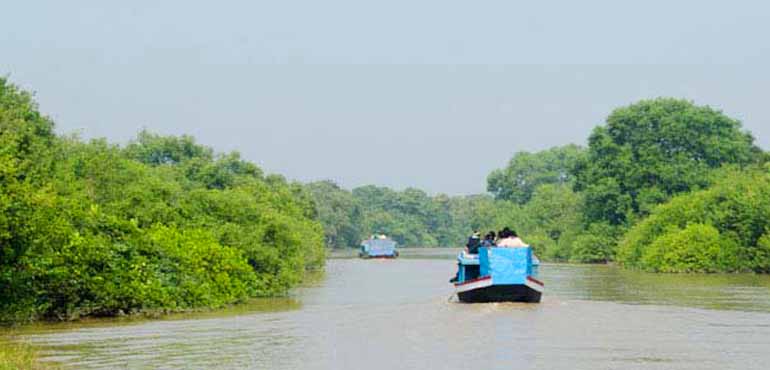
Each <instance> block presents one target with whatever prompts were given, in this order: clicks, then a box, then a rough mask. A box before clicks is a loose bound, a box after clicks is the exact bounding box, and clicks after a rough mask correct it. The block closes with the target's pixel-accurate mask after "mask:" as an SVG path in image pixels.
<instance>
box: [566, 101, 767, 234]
mask: <svg viewBox="0 0 770 370" xmlns="http://www.w3.org/2000/svg"><path fill="white" fill-rule="evenodd" d="M761 157H762V152H761V150H759V149H758V148H757V147H756V146H755V145H754V138H753V137H752V136H751V134H749V133H748V132H745V131H743V130H742V129H741V123H740V122H739V121H737V120H735V119H732V118H730V117H727V116H725V115H724V114H722V112H720V111H717V110H714V109H712V108H710V107H707V106H696V105H694V104H693V103H692V102H689V101H686V100H679V99H670V98H659V99H655V100H644V101H641V102H638V103H636V104H633V105H630V106H628V107H624V108H620V109H617V110H615V111H614V112H612V114H611V115H610V116H609V117H608V118H607V125H606V126H600V127H597V128H596V129H595V130H594V131H593V133H592V135H591V137H590V139H589V149H588V155H587V156H586V157H585V158H584V159H583V160H581V161H579V164H578V168H577V182H576V187H575V188H576V190H578V191H582V192H584V193H585V199H586V209H585V213H586V218H587V221H588V222H589V223H592V222H606V223H609V224H610V225H622V224H625V223H627V222H628V221H632V219H633V218H635V217H637V216H645V215H646V214H648V213H649V212H650V210H651V209H652V208H653V207H654V206H655V205H656V204H659V203H662V202H664V201H665V200H667V199H669V198H670V197H671V196H672V195H674V194H678V193H682V192H686V191H690V190H692V189H698V188H704V187H706V186H708V184H709V176H708V174H709V172H710V171H711V170H713V169H715V168H718V167H720V166H722V165H723V164H726V163H734V164H739V165H747V164H750V163H755V162H757V161H759V160H760V159H761Z"/></svg>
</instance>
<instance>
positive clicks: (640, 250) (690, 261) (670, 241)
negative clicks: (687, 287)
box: [618, 168, 770, 272]
mask: <svg viewBox="0 0 770 370" xmlns="http://www.w3.org/2000/svg"><path fill="white" fill-rule="evenodd" d="M714 178H715V180H713V181H714V182H715V184H714V185H713V186H712V187H710V188H709V189H706V190H701V191H696V192H692V193H689V194H684V195H680V196H677V197H675V198H674V199H672V200H671V201H670V202H669V203H667V204H664V205H661V206H659V207H658V208H656V209H655V210H654V211H653V212H652V214H651V215H650V216H649V217H648V218H646V219H645V220H643V221H641V222H640V223H638V224H637V225H636V226H634V227H633V228H632V229H631V230H630V231H629V232H628V233H627V234H626V235H625V237H624V238H623V240H622V242H621V243H620V248H619V251H618V261H619V262H621V263H623V264H624V265H626V266H629V267H635V268H641V269H645V270H652V271H666V272H690V271H702V272H716V271H755V272H770V269H768V267H770V249H769V248H768V247H770V245H769V244H768V237H767V234H768V230H770V175H768V174H767V173H766V172H765V171H759V170H753V171H751V170H739V169H732V168H727V169H724V170H721V171H717V172H716V173H715V174H714Z"/></svg>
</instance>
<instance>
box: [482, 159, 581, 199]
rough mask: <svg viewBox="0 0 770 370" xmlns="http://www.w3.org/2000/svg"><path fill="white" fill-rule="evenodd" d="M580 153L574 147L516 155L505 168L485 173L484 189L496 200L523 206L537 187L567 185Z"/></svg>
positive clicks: (571, 179)
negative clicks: (487, 175)
mask: <svg viewBox="0 0 770 370" xmlns="http://www.w3.org/2000/svg"><path fill="white" fill-rule="evenodd" d="M584 154H585V150H584V149H583V148H581V147H579V146H577V145H567V146H564V147H556V148H552V149H549V150H545V151H542V152H538V153H528V152H519V153H517V154H516V155H514V156H513V158H511V160H510V162H509V163H508V166H507V167H506V168H504V169H501V170H495V171H493V172H492V173H491V174H489V177H488V178H487V190H488V191H489V192H491V193H492V194H494V195H495V198H497V199H504V200H509V201H512V202H514V203H518V204H526V203H527V202H529V200H530V199H531V198H532V195H533V194H534V192H535V190H536V189H537V188H538V187H539V186H540V185H544V184H559V185H564V184H569V183H571V182H572V181H573V178H574V176H573V173H574V171H573V169H574V167H575V166H576V164H577V163H578V161H580V160H581V158H582V157H583V156H584Z"/></svg>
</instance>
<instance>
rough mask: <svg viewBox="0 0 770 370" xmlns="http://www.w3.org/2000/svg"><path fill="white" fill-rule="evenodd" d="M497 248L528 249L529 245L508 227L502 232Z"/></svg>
mask: <svg viewBox="0 0 770 370" xmlns="http://www.w3.org/2000/svg"><path fill="white" fill-rule="evenodd" d="M497 246H498V247H504V248H520V247H526V246H527V244H526V243H524V241H523V240H521V238H519V235H518V234H516V232H515V231H513V230H511V229H509V228H507V227H506V228H504V229H503V230H502V231H501V232H500V241H498V242H497Z"/></svg>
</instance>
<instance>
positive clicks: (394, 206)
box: [306, 98, 770, 273]
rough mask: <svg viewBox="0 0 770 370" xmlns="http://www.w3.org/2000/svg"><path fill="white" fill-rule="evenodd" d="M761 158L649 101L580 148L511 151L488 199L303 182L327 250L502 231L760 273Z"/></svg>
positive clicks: (537, 243)
mask: <svg viewBox="0 0 770 370" xmlns="http://www.w3.org/2000/svg"><path fill="white" fill-rule="evenodd" d="M769 159H770V155H768V153H765V152H763V151H762V150H761V149H760V148H759V147H757V146H756V145H755V143H754V138H753V137H752V135H751V134H750V133H748V132H746V131H744V130H743V129H742V126H741V123H740V122H739V121H737V120H735V119H732V118H730V117H727V116H725V115H724V114H723V113H722V112H720V111H718V110H715V109H713V108H710V107H706V106H696V105H694V104H693V103H692V102H689V101H686V100H679V99H670V98H659V99H654V100H644V101H640V102H638V103H635V104H632V105H629V106H627V107H622V108H618V109H616V110H615V111H613V112H612V113H611V114H610V116H609V117H608V118H607V120H606V123H605V124H604V125H601V126H598V127H596V128H595V129H594V131H593V133H592V134H591V135H590V138H589V140H588V143H587V145H586V146H578V145H568V146H564V147H556V148H552V149H549V150H545V151H541V152H537V153H528V152H520V153H516V154H514V155H513V158H511V160H510V162H509V163H508V165H507V166H506V167H505V168H502V169H498V170H495V171H493V172H492V173H490V174H489V176H488V179H487V190H488V191H489V193H488V194H483V195H473V196H455V197H450V196H446V195H436V196H429V195H427V194H426V193H425V192H423V191H421V190H418V189H411V188H410V189H406V190H404V191H394V190H391V189H388V188H382V187H376V186H364V187H359V188H356V189H353V190H352V191H348V190H345V189H342V188H340V187H339V186H337V185H336V184H334V183H332V182H328V181H322V182H315V183H311V184H308V185H306V187H307V188H308V189H309V190H310V193H311V194H312V195H313V199H314V200H315V202H316V205H317V211H318V217H319V220H320V221H321V223H322V224H323V225H324V230H325V233H324V235H325V241H326V244H327V245H328V246H330V247H333V248H344V247H355V246H357V245H358V243H359V242H360V241H361V239H363V238H366V237H367V236H368V235H369V234H372V233H385V234H387V235H389V236H391V237H392V238H394V239H395V240H396V241H398V242H399V243H400V244H401V245H402V246H429V247H430V246H454V247H458V246H462V244H463V242H464V241H465V238H467V236H468V234H469V233H470V232H471V231H472V230H481V231H482V232H486V231H489V230H499V229H500V228H502V227H503V226H510V227H513V228H514V229H516V230H517V231H518V232H519V234H521V235H522V236H523V238H524V239H525V240H526V241H527V242H529V243H530V244H531V245H532V246H533V247H534V249H535V250H536V252H537V253H538V254H539V255H540V256H541V257H542V258H544V259H546V260H549V261H571V262H584V263H606V262H611V261H615V262H617V263H620V264H622V265H624V266H627V267H632V268H639V269H644V270H649V271H661V272H728V271H730V272H732V271H754V272H765V273H766V272H770V164H768V163H770V162H769Z"/></svg>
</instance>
